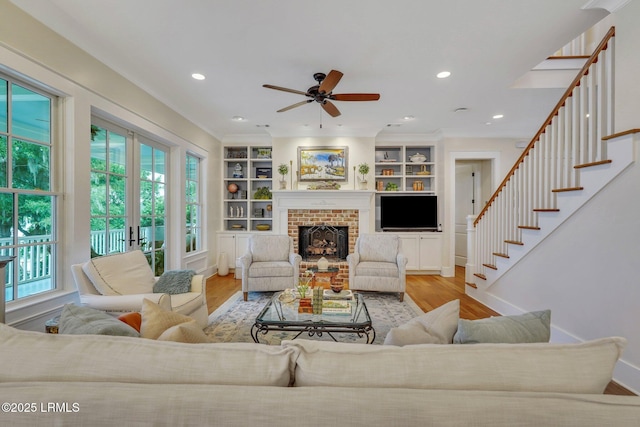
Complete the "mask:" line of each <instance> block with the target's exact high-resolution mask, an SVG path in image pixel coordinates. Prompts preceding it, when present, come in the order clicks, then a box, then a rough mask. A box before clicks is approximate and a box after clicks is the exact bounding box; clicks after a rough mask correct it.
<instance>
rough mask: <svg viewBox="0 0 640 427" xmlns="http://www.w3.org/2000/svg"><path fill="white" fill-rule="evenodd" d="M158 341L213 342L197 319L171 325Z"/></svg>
mask: <svg viewBox="0 0 640 427" xmlns="http://www.w3.org/2000/svg"><path fill="white" fill-rule="evenodd" d="M158 341H174V342H183V343H190V344H197V343H207V342H211V340H210V339H209V337H208V336H207V335H206V334H205V333H204V332H202V328H201V327H200V326H199V325H198V323H197V322H196V321H195V320H191V321H189V322H184V323H180V324H178V325H175V326H172V327H170V328H169V329H167V330H166V331H164V332H163V333H161V334H160V336H159V337H158Z"/></svg>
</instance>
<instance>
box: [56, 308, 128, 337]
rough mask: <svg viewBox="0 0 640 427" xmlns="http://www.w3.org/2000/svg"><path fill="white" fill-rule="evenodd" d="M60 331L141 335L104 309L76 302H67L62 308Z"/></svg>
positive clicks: (64, 332)
mask: <svg viewBox="0 0 640 427" xmlns="http://www.w3.org/2000/svg"><path fill="white" fill-rule="evenodd" d="M58 332H59V333H61V334H76V335H119V336H126V337H139V336H140V334H139V333H138V331H136V330H135V329H134V328H132V327H131V326H129V325H126V324H124V323H122V322H121V321H119V320H118V319H116V318H115V317H113V316H111V315H109V314H107V313H105V312H104V311H100V310H96V309H93V308H90V307H82V306H77V305H74V304H66V305H65V306H64V308H63V309H62V314H61V315H60V325H59V330H58Z"/></svg>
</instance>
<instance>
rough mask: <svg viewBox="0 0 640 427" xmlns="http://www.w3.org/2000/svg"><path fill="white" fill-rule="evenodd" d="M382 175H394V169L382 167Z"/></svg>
mask: <svg viewBox="0 0 640 427" xmlns="http://www.w3.org/2000/svg"><path fill="white" fill-rule="evenodd" d="M382 175H384V176H390V175H393V169H382Z"/></svg>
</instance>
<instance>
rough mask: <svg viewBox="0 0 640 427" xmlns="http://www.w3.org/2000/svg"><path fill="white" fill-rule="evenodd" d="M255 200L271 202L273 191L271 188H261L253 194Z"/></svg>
mask: <svg viewBox="0 0 640 427" xmlns="http://www.w3.org/2000/svg"><path fill="white" fill-rule="evenodd" d="M253 198H254V199H264V200H266V199H268V200H271V189H269V187H260V188H258V189H257V190H256V192H255V193H253Z"/></svg>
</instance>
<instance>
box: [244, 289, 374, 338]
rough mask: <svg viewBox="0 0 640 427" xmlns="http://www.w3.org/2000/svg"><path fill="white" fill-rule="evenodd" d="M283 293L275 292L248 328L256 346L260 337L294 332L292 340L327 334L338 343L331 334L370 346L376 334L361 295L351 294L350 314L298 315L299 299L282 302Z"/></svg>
mask: <svg viewBox="0 0 640 427" xmlns="http://www.w3.org/2000/svg"><path fill="white" fill-rule="evenodd" d="M281 294H282V292H276V293H275V294H274V295H273V297H272V298H271V299H270V300H269V302H268V303H267V305H266V306H265V307H264V309H262V311H261V312H260V314H258V317H256V321H255V323H254V324H253V326H252V327H251V337H252V338H253V340H254V341H255V342H257V343H259V342H260V341H259V336H260V335H265V334H267V333H268V332H270V331H286V332H297V334H296V335H295V336H294V337H293V338H291V339H296V338H298V337H299V336H300V335H302V334H304V333H306V334H307V335H309V336H310V337H313V336H317V337H322V336H323V335H324V334H327V335H328V336H329V337H331V338H332V339H333V340H334V341H338V340H337V339H336V338H335V337H334V336H333V333H348V334H357V335H358V337H359V338H366V343H367V344H371V343H372V342H373V340H375V338H376V331H375V329H373V326H372V325H371V317H370V316H369V311H368V310H367V306H366V304H365V302H364V298H363V297H362V294H359V293H354V298H353V300H352V301H351V312H350V313H346V314H342V313H341V314H333V313H332V314H327V313H323V314H310V313H309V314H307V313H298V305H299V302H300V300H299V299H295V300H294V301H292V302H283V301H281V299H280V295H281Z"/></svg>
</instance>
